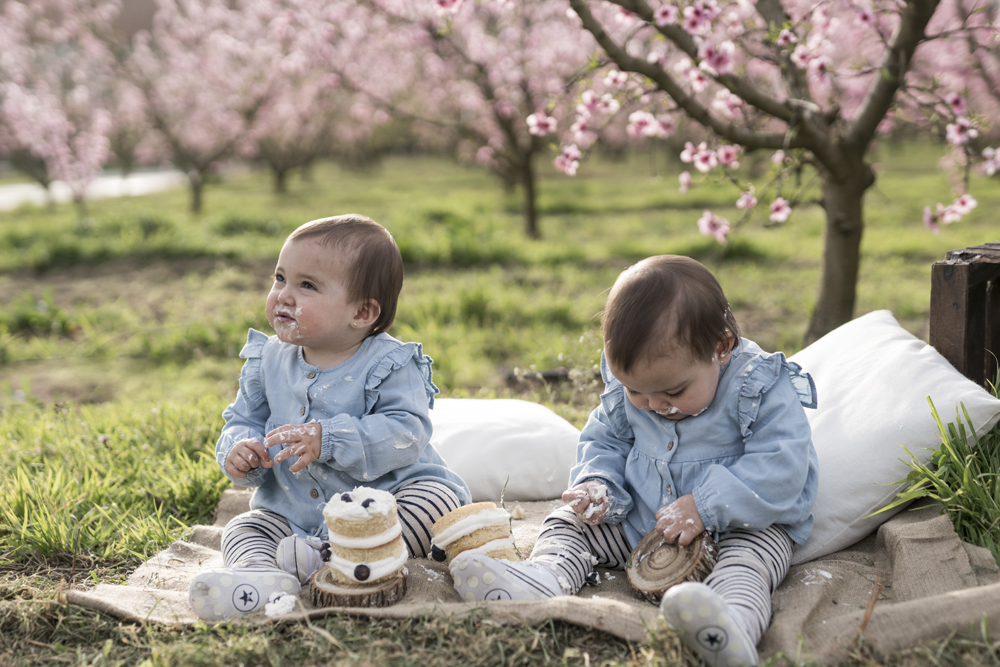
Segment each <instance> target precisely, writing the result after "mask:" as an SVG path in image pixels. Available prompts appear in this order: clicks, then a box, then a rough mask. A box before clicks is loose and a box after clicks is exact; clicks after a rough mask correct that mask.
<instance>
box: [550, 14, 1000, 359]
mask: <svg viewBox="0 0 1000 667" xmlns="http://www.w3.org/2000/svg"><path fill="white" fill-rule="evenodd" d="M569 1H570V4H571V5H572V8H573V10H574V11H575V12H576V14H577V16H578V20H579V21H580V22H581V23H582V26H583V28H584V29H585V30H586V31H587V32H588V33H590V34H591V35H593V37H594V39H595V40H596V41H597V42H598V43H599V44H600V46H601V48H602V49H603V50H604V52H605V53H606V54H607V57H608V58H609V59H610V61H612V63H613V66H614V68H615V72H616V74H615V76H616V77H618V79H617V80H616V81H614V82H613V83H615V85H617V86H618V87H619V92H618V96H619V97H630V98H631V99H638V100H640V101H643V102H645V103H646V109H644V110H640V111H636V112H634V113H633V114H632V115H631V116H630V118H629V121H630V125H629V128H630V133H632V134H635V135H645V136H652V135H655V134H663V133H667V132H669V131H670V130H671V128H672V125H673V122H674V121H673V120H672V119H674V118H677V117H679V116H686V117H687V118H689V119H691V120H693V121H695V122H697V123H699V124H700V125H702V126H703V127H704V128H705V129H706V130H707V131H708V132H709V135H710V140H709V141H706V142H704V143H701V144H699V145H697V146H696V145H693V143H689V144H688V145H687V146H686V147H685V150H684V152H683V153H682V154H681V159H682V160H683V161H685V162H688V163H690V164H692V166H693V168H694V169H696V170H697V171H699V172H701V173H708V172H711V171H712V170H723V171H724V172H726V174H727V175H728V176H730V177H731V178H733V179H734V180H736V181H737V182H739V181H738V179H735V177H734V176H733V172H732V171H731V169H732V168H733V167H735V166H736V165H737V164H738V158H739V156H740V154H741V153H743V152H745V151H751V150H760V149H764V150H771V151H774V152H775V153H774V161H775V163H776V164H777V165H778V166H779V168H789V167H791V168H795V167H800V166H801V165H804V164H810V165H812V166H814V167H815V169H816V170H817V172H818V175H819V178H820V181H821V193H822V196H821V204H822V206H823V208H824V209H825V213H826V232H825V247H824V254H823V271H822V278H821V283H820V289H819V297H818V300H817V303H816V308H815V310H814V312H813V314H812V317H811V320H810V323H809V327H808V330H807V332H806V341H807V342H810V341H812V340H815V339H816V338H818V337H819V336H821V335H823V334H824V333H826V332H828V331H830V330H831V329H833V328H835V327H837V326H839V325H840V324H842V323H844V322H846V321H848V320H849V319H851V317H852V316H853V310H854V302H855V289H856V283H857V278H858V267H859V255H860V245H861V237H862V232H863V229H864V212H863V202H864V195H865V192H866V191H867V190H868V188H870V187H871V186H872V184H873V183H874V182H875V173H874V172H873V170H872V166H871V163H870V162H869V159H868V151H869V149H870V148H871V146H872V145H873V143H874V142H875V141H876V139H877V137H879V136H880V133H882V132H884V131H887V130H890V129H891V128H893V127H894V126H898V125H900V124H915V125H917V126H920V127H922V128H925V129H928V128H929V129H932V130H936V131H938V132H940V133H941V134H944V135H946V137H947V140H948V142H949V143H950V144H952V145H953V146H955V147H956V148H957V150H958V156H957V159H956V165H957V166H958V167H959V168H960V169H966V170H967V169H968V168H969V165H970V164H971V160H972V159H973V158H975V157H978V155H979V150H974V149H973V148H972V146H974V145H975V144H974V143H973V140H974V139H976V138H977V133H978V130H979V126H980V125H981V124H983V123H984V119H986V118H997V117H998V114H997V109H998V99H997V85H996V84H997V82H998V81H1000V69H998V68H997V62H998V61H997V59H996V49H997V46H998V34H1000V33H998V30H997V9H996V6H995V5H990V4H983V3H981V2H979V1H978V0H826V1H824V2H814V1H813V0H758V1H757V2H749V1H747V0H681V1H680V2H676V3H674V2H663V3H661V2H660V1H659V0H610V2H609V3H605V2H603V1H601V2H590V1H588V0H569ZM607 4H613V5H615V6H616V10H617V13H616V14H615V15H614V16H613V17H612V18H611V19H610V20H609V19H608V18H606V17H603V16H602V15H601V14H600V12H603V11H605V9H604V8H605V6H606V5H607ZM622 72H624V73H626V75H624V76H621V73H622ZM587 94H593V91H592V90H590V89H588V90H587V91H585V92H584V95H587ZM971 105H975V106H976V108H977V110H976V112H975V113H973V112H972V111H971V109H970V106H971ZM580 119H582V120H585V116H584V115H582V114H581V116H580ZM576 138H577V137H575V136H574V135H572V134H570V135H569V136H566V137H564V140H563V143H564V146H565V148H564V150H563V155H564V157H563V159H562V160H561V161H559V160H557V165H556V166H558V167H560V168H563V169H565V167H566V165H567V163H568V164H570V165H572V168H573V169H574V170H575V168H576V167H575V163H576V161H577V160H578V159H579V150H578V149H577V146H576V143H577V142H576V141H575V139H576ZM983 157H984V158H986V160H987V163H986V165H987V166H986V168H987V169H989V168H991V165H992V169H993V170H994V171H995V170H996V169H997V168H998V167H1000V165H998V164H997V163H998V162H1000V157H998V156H997V153H996V151H993V150H992V149H987V151H986V152H985V153H983ZM569 158H572V159H569ZM778 182H779V183H781V182H782V181H781V179H780V178H779V179H778ZM967 182H968V181H967V179H965V180H964V183H966V184H967ZM739 185H740V189H741V191H742V192H741V194H740V197H739V200H738V202H737V206H738V207H740V208H742V209H744V210H751V209H753V208H754V207H755V206H756V205H757V197H758V196H763V195H764V192H763V191H762V190H755V189H754V188H753V186H752V185H750V184H746V183H739ZM689 186H690V174H689V172H685V173H684V174H682V177H681V187H682V189H685V188H686V187H689ZM960 187H961V186H960ZM786 197H787V195H785V193H783V192H782V191H781V190H780V189H779V190H776V191H775V192H774V193H773V198H772V199H771V203H770V204H769V210H768V216H769V218H770V220H771V221H774V222H784V221H786V220H788V219H789V217H790V216H791V215H793V205H794V204H795V203H796V202H795V200H794V197H792V198H790V199H789V198H786ZM974 205H975V200H974V199H972V197H971V196H966V197H964V198H963V197H959V198H958V199H956V201H955V202H952V203H951V204H949V205H947V206H945V205H943V204H942V205H939V206H938V207H937V208H936V209H931V208H928V210H927V211H926V213H925V222H926V223H927V224H928V225H935V224H937V223H938V222H949V221H952V220H954V219H955V218H956V217H961V215H962V214H963V213H965V212H967V211H968V210H970V209H971V206H974ZM698 224H699V228H700V229H701V230H702V231H703V233H706V234H711V235H713V236H715V237H716V238H718V239H719V240H720V241H724V240H725V237H726V234H727V233H728V230H729V227H730V225H729V223H728V221H726V220H724V219H722V218H720V217H718V216H716V215H714V214H713V213H711V212H710V211H706V213H705V215H704V216H703V217H702V219H701V220H699V223H698Z"/></svg>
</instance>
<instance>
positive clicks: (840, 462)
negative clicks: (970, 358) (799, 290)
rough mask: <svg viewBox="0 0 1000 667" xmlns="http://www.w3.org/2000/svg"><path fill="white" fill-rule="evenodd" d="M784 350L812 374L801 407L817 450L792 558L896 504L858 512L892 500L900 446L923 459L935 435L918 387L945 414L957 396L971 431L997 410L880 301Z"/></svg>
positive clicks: (828, 547)
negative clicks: (802, 532)
mask: <svg viewBox="0 0 1000 667" xmlns="http://www.w3.org/2000/svg"><path fill="white" fill-rule="evenodd" d="M791 360H792V361H794V362H796V363H798V364H799V365H801V366H802V368H803V370H805V371H806V372H807V373H809V374H811V375H812V376H813V379H814V380H815V381H816V390H817V394H818V396H819V398H818V404H819V407H818V408H817V409H816V410H806V415H807V416H808V418H809V424H810V426H811V427H812V436H813V444H814V445H815V447H816V454H817V455H818V457H819V494H818V496H817V498H816V505H815V507H814V508H813V514H814V516H815V518H816V523H815V527H814V528H813V532H812V535H811V536H810V537H809V540H808V541H807V542H806V543H805V544H804V545H801V546H799V547H798V548H797V549H796V550H795V553H794V555H793V557H792V563H803V562H805V561H809V560H812V559H814V558H819V557H820V556H825V555H826V554H829V553H833V552H834V551H839V550H841V549H843V548H845V547H847V546H850V545H851V544H854V543H855V542H857V541H858V540H860V539H861V538H863V537H865V536H866V535H868V534H869V533H871V532H872V531H873V530H875V529H876V528H877V527H878V526H879V525H880V524H881V523H882V522H884V521H886V520H887V519H889V518H890V517H891V516H892V515H893V514H895V513H896V512H898V511H899V510H900V509H902V508H894V509H893V510H891V511H888V512H883V513H882V514H878V515H876V516H868V515H870V514H871V513H872V512H876V511H878V510H879V509H881V508H883V507H885V506H886V505H888V504H889V503H890V502H891V501H892V499H893V497H894V496H895V495H896V493H897V492H898V491H899V490H900V488H901V487H899V486H894V485H892V483H893V482H897V481H899V480H901V479H903V478H905V477H906V475H907V473H908V472H909V470H910V469H909V468H908V467H907V466H906V464H905V463H904V460H905V461H909V460H910V457H909V455H907V453H906V452H905V451H903V449H902V448H901V447H902V446H905V447H906V448H907V449H909V450H910V451H911V452H913V454H914V456H917V457H918V458H919V459H920V460H921V461H922V462H925V463H926V462H927V461H928V460H929V459H930V455H931V452H932V451H933V450H934V449H937V447H938V446H939V445H940V444H941V440H940V437H939V432H938V428H937V424H936V423H935V422H934V418H933V417H932V416H931V407H930V405H928V403H927V397H928V396H930V397H931V400H933V401H934V405H935V407H937V410H938V414H940V416H941V419H942V421H944V422H946V423H947V422H949V421H955V410H956V407H958V405H959V403H964V404H965V407H966V409H968V411H969V416H970V417H971V418H972V423H973V426H974V427H975V431H976V434H977V435H982V434H984V433H986V432H987V431H989V430H990V429H991V428H993V426H994V424H996V422H997V420H998V419H1000V401H998V400H997V399H995V398H993V396H991V395H990V394H989V393H988V392H987V391H985V390H984V389H982V388H981V387H980V386H979V385H977V384H975V383H974V382H972V381H971V380H969V379H967V378H966V377H965V376H963V375H962V374H961V373H959V372H958V371H957V370H955V368H954V367H953V366H952V365H951V364H950V363H948V361H947V360H946V359H945V358H944V357H942V356H941V354H940V353H939V352H938V351H937V350H935V349H934V348H933V347H931V346H930V345H928V344H927V343H924V342H923V341H921V340H919V339H918V338H916V337H914V336H913V335H911V334H910V333H908V332H907V331H906V330H905V329H903V328H902V327H900V326H899V323H898V322H896V320H895V318H894V317H893V316H892V313H890V312H889V311H887V310H880V311H876V312H873V313H869V314H867V315H864V316H862V317H859V318H857V319H856V320H853V321H851V322H848V323H847V324H845V325H843V326H841V327H839V328H838V329H835V330H834V331H831V332H830V333H829V334H827V335H826V336H823V337H822V338H821V339H819V340H818V341H816V342H815V343H813V344H812V345H810V346H808V347H807V348H805V349H804V350H802V351H801V352H799V353H798V354H796V355H794V356H792V357H791ZM963 421H964V417H963ZM886 485H888V486H886Z"/></svg>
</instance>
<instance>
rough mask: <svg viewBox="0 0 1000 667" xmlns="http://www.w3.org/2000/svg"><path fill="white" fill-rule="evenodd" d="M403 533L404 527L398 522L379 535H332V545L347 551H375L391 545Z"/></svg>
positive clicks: (330, 538) (332, 533)
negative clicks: (385, 545) (384, 545)
mask: <svg viewBox="0 0 1000 667" xmlns="http://www.w3.org/2000/svg"><path fill="white" fill-rule="evenodd" d="M402 533H403V526H401V525H400V523H399V522H398V521H397V522H396V523H394V524H392V527H391V528H389V529H388V530H384V531H382V532H381V533H379V534H378V535H366V536H364V537H348V536H347V535H341V534H339V533H334V532H331V533H330V537H329V540H330V543H331V544H336V545H337V546H339V547H344V548H345V549H374V548H376V547H380V546H382V545H383V544H389V542H392V541H393V540H394V539H396V538H397V537H399V536H400V535H401V534H402Z"/></svg>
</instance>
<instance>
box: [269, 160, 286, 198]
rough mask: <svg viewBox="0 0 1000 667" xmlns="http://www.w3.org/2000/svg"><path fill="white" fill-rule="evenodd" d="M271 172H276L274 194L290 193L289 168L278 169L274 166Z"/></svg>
mask: <svg viewBox="0 0 1000 667" xmlns="http://www.w3.org/2000/svg"><path fill="white" fill-rule="evenodd" d="M271 173H273V174H274V194H276V195H283V194H287V193H288V170H287V169H277V168H274V167H272V168H271Z"/></svg>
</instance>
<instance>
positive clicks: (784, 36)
mask: <svg viewBox="0 0 1000 667" xmlns="http://www.w3.org/2000/svg"><path fill="white" fill-rule="evenodd" d="M798 41H799V38H798V37H796V36H795V33H794V32H792V31H791V30H784V29H783V30H782V31H781V32H779V33H778V38H777V39H776V40H775V42H774V43H775V44H777V45H778V46H780V47H782V48H785V47H789V46H791V45H792V44H795V43H796V42H798Z"/></svg>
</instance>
